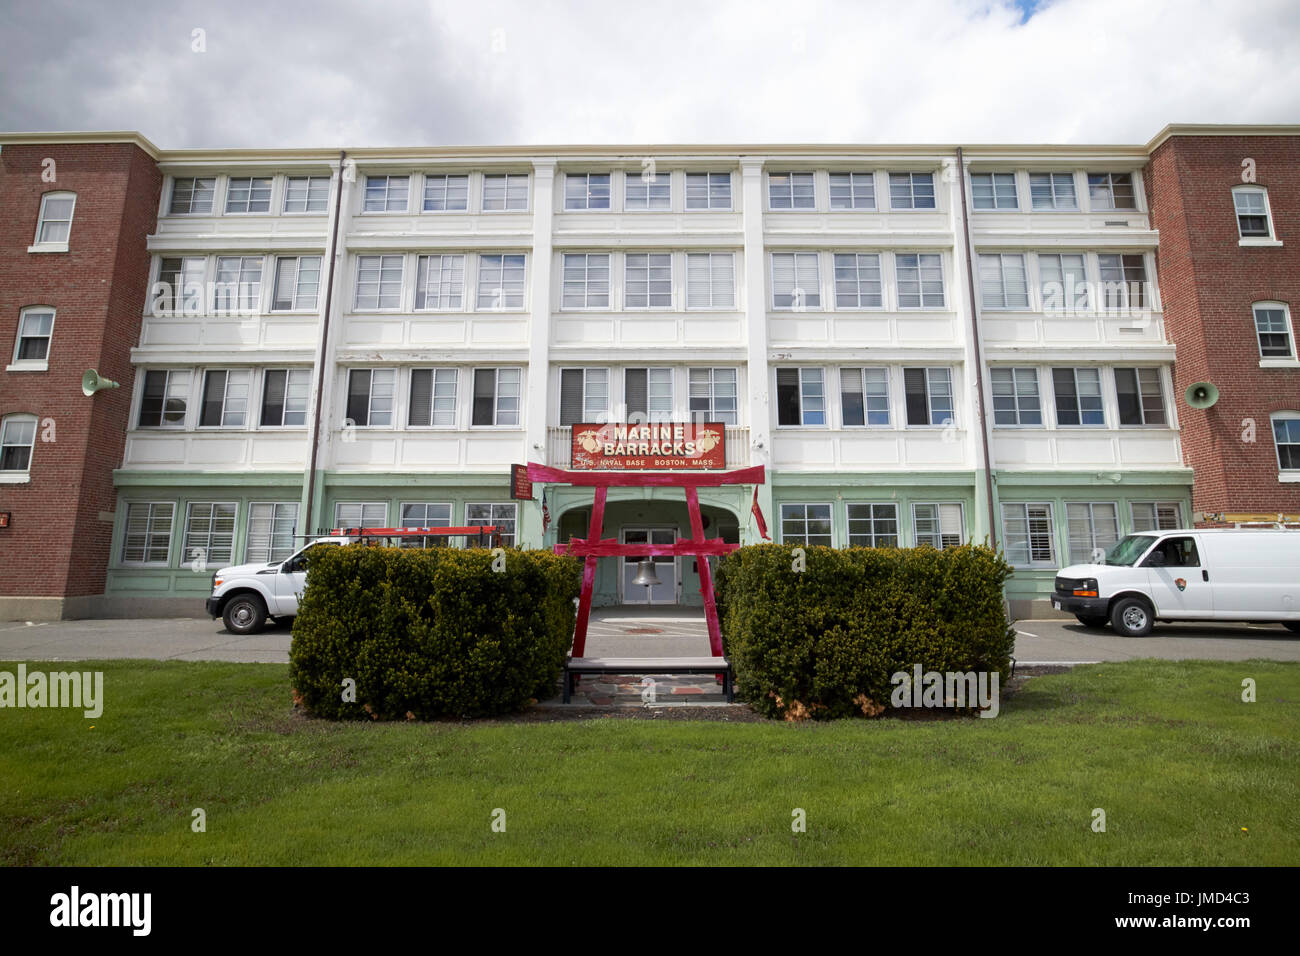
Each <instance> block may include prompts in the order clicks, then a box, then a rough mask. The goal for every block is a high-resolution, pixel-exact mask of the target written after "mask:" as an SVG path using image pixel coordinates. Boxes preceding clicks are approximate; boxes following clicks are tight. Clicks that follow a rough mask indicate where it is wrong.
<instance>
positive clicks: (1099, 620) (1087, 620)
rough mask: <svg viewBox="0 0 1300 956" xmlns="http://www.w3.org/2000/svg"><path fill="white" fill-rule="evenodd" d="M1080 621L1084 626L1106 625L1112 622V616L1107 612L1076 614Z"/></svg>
mask: <svg viewBox="0 0 1300 956" xmlns="http://www.w3.org/2000/svg"><path fill="white" fill-rule="evenodd" d="M1074 616H1075V617H1076V618H1078V619H1079V623H1080V624H1082V625H1083V626H1084V627H1105V626H1106V625H1107V624H1109V623H1110V618H1108V617H1107V616H1106V615H1105V614H1076V615H1074Z"/></svg>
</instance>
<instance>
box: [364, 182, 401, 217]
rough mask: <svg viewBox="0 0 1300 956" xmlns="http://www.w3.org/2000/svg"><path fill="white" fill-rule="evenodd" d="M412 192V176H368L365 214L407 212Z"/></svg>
mask: <svg viewBox="0 0 1300 956" xmlns="http://www.w3.org/2000/svg"><path fill="white" fill-rule="evenodd" d="M410 192H411V177H410V176H367V177H366V194H365V198H364V202H363V203H362V207H361V208H362V210H363V211H364V212H406V209H407V206H408V205H409V197H410Z"/></svg>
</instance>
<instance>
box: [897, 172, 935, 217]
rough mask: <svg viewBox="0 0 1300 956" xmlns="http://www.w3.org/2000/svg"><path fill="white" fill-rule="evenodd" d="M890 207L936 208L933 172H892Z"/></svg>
mask: <svg viewBox="0 0 1300 956" xmlns="http://www.w3.org/2000/svg"><path fill="white" fill-rule="evenodd" d="M889 208H890V209H934V208H935V204H934V174H933V173H890V174H889Z"/></svg>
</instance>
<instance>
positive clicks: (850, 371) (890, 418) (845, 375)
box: [840, 365, 894, 428]
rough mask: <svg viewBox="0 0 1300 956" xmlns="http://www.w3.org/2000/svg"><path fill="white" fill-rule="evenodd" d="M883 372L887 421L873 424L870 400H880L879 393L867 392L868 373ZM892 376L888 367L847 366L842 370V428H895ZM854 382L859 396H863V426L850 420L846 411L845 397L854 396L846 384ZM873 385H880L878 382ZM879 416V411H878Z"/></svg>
mask: <svg viewBox="0 0 1300 956" xmlns="http://www.w3.org/2000/svg"><path fill="white" fill-rule="evenodd" d="M868 372H881V373H883V376H884V379H885V381H884V386H885V392H884V399H885V420H884V421H883V422H873V421H872V420H871V415H872V409H871V403H870V399H872V398H876V399H879V398H880V397H881V396H880V393H879V392H874V393H873V392H869V391H867V386H868V382H867V373H868ZM891 379H892V376H891V375H890V373H889V366H888V365H860V366H859V365H855V366H846V367H844V368H841V369H840V426H841V427H842V428H892V427H893V426H894V407H893V406H894V398H893V395H892V394H891V390H892V388H893V383H892V381H891ZM848 382H853V383H854V384H856V385H857V386H859V388H858V392H857V393H858V394H859V395H861V396H862V422H861V424H858V423H853V422H850V421H849V420H848V414H847V413H846V412H845V410H844V396H845V395H846V394H852V393H853V391H854V390H853V389H850V388H845V385H846V383H848ZM871 384H874V385H879V383H878V382H873V383H871ZM876 414H879V409H877V410H876Z"/></svg>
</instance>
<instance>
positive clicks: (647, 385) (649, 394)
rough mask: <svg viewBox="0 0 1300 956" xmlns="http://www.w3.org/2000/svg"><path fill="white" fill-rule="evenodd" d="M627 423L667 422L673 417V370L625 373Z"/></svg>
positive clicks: (643, 369)
mask: <svg viewBox="0 0 1300 956" xmlns="http://www.w3.org/2000/svg"><path fill="white" fill-rule="evenodd" d="M623 402H624V404H625V405H626V406H627V415H628V421H633V420H635V418H636V417H640V418H641V420H643V421H650V422H666V421H669V420H670V419H671V418H672V417H673V370H672V369H670V368H629V369H627V370H626V371H625V372H624V373H623Z"/></svg>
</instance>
